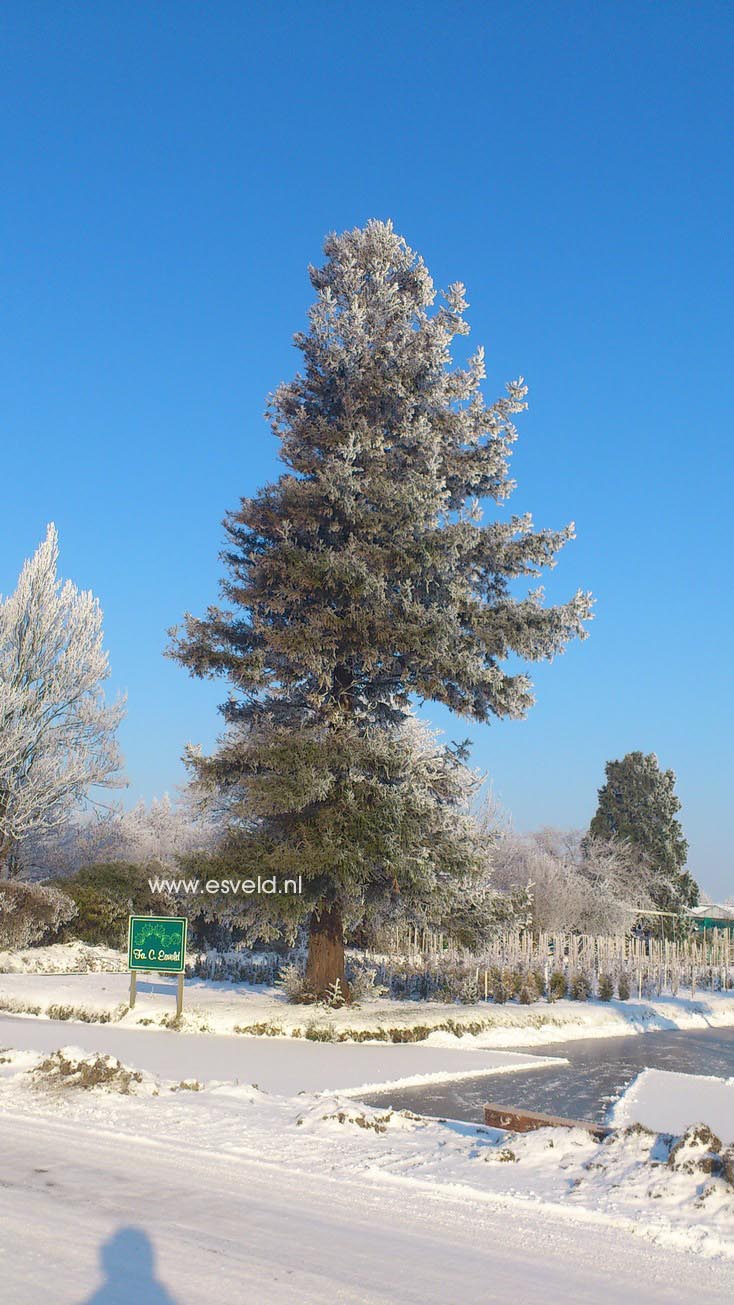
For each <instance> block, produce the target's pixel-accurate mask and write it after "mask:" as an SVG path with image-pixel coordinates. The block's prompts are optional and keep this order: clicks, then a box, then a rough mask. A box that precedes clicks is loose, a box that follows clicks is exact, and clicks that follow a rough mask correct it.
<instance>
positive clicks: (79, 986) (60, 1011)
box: [0, 944, 734, 1048]
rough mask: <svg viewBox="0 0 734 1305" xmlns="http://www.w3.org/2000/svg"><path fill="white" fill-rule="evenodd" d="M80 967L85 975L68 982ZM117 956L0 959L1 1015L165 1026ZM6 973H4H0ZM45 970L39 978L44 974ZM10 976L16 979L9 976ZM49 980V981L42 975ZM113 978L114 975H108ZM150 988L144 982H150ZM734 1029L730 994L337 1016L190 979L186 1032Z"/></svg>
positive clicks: (442, 1035) (167, 993)
mask: <svg viewBox="0 0 734 1305" xmlns="http://www.w3.org/2000/svg"><path fill="white" fill-rule="evenodd" d="M81 966H86V967H87V970H88V971H89V970H90V968H91V967H93V968H92V969H91V972H86V973H70V972H69V971H70V970H74V969H79V968H81ZM123 966H124V958H122V956H121V954H120V953H115V952H110V951H108V950H106V949H102V948H92V949H90V948H86V949H84V948H83V947H80V945H79V944H71V945H66V946H56V947H48V948H35V949H33V950H32V951H31V952H28V953H25V954H20V953H16V954H15V956H14V957H12V958H11V957H10V956H9V954H6V955H5V956H3V955H2V954H0V1012H2V1011H5V1012H7V1013H14V1014H30V1015H33V1016H36V1017H39V1016H40V1017H52V1018H54V1017H55V1018H62V1019H67V1020H71V1021H79V1020H82V1021H90V1020H91V1021H95V1022H98V1021H104V1022H111V1023H115V1024H118V1025H119V1026H120V1027H124V1028H130V1027H132V1028H155V1027H161V1026H164V1027H165V1026H166V1025H169V1024H170V1023H171V1021H172V1019H173V1017H174V1014H175V984H174V983H173V982H172V981H169V980H167V979H163V978H161V979H159V980H157V981H153V980H152V977H151V976H145V977H144V978H143V977H141V979H140V980H139V982H138V1000H137V1004H136V1006H135V1009H134V1010H133V1011H130V1010H129V1009H128V996H129V976H128V974H127V973H126V972H124V973H123V972H119V971H120V969H121V967H123ZM3 970H5V971H6V972H2V971H3ZM41 970H45V971H46V972H41ZM10 971H14V972H10ZM48 971H51V972H48ZM115 971H117V972H115ZM149 980H150V981H149ZM732 1025H734V993H724V994H720V993H717V994H714V993H709V992H700V993H698V994H697V995H696V997H695V998H691V997H690V996H680V997H661V998H656V999H652V1000H649V999H642V1000H638V999H632V1000H630V1001H626V1002H620V1001H612V1002H598V1001H595V1002H578V1001H558V1002H553V1003H549V1002H546V1001H539V1002H534V1003H533V1004H532V1005H529V1006H521V1005H518V1004H516V1003H508V1004H507V1005H495V1004H493V1003H491V1002H479V1003H477V1004H476V1005H473V1006H472V1005H464V1004H461V1003H457V1002H454V1003H447V1002H433V1001H396V1000H391V999H389V998H369V999H367V1000H366V1001H364V1002H363V1003H361V1004H360V1005H359V1006H357V1007H352V1008H345V1009H342V1010H338V1011H332V1010H328V1009H326V1008H325V1007H322V1006H298V1005H292V1004H291V1003H289V1002H288V1001H287V1000H286V999H285V997H284V995H283V993H282V992H281V991H280V990H279V989H277V988H268V987H264V986H261V985H256V986H254V985H248V984H241V983H229V982H216V981H212V980H206V979H187V981H186V997H185V1007H184V1016H183V1021H182V1024H181V1028H182V1030H183V1031H186V1032H189V1033H212V1034H232V1033H237V1034H242V1033H244V1034H267V1035H270V1036H277V1035H282V1036H288V1037H302V1038H303V1037H306V1038H314V1039H316V1038H321V1039H327V1038H331V1039H334V1040H338V1039H340V1038H343V1039H347V1040H351V1039H353V1038H355V1037H356V1038H365V1039H369V1038H378V1039H381V1040H386V1041H400V1040H403V1039H404V1040H409V1041H413V1040H426V1039H427V1040H428V1041H429V1043H430V1044H431V1045H452V1044H455V1042H456V1035H457V1033H458V1034H459V1035H461V1033H462V1032H464V1033H471V1034H472V1035H473V1036H472V1046H474V1047H487V1048H501V1047H509V1046H512V1047H518V1046H525V1047H532V1046H542V1045H544V1044H548V1043H552V1042H566V1041H570V1040H571V1039H573V1038H590V1037H618V1036H622V1035H624V1034H630V1033H644V1032H651V1031H653V1030H655V1029H658V1030H661V1029H682V1030H691V1029H705V1028H717V1027H718V1028H723V1027H727V1026H732Z"/></svg>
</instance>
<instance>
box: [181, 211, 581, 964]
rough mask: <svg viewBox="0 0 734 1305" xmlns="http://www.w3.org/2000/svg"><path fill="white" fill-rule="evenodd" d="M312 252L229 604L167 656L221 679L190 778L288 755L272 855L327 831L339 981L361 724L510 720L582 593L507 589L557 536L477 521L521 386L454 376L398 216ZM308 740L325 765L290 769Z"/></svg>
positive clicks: (319, 878)
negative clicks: (292, 356)
mask: <svg viewBox="0 0 734 1305" xmlns="http://www.w3.org/2000/svg"><path fill="white" fill-rule="evenodd" d="M325 253H326V256H327V261H326V263H325V265H324V266H323V267H321V268H318V269H317V268H311V269H310V277H311V282H312V285H313V287H314V289H315V291H316V302H315V304H314V305H313V307H312V309H311V311H310V329H309V331H308V332H307V333H305V334H299V335H297V336H296V345H297V346H298V348H299V349H300V350H301V352H302V355H303V370H302V372H300V373H298V374H297V375H296V377H295V379H294V380H292V381H291V382H289V383H287V384H284V385H282V386H281V387H280V388H279V389H278V390H277V391H276V393H275V395H274V396H273V398H272V400H271V404H270V409H269V412H270V417H271V421H272V426H273V430H274V432H275V434H276V436H277V437H278V438H279V440H280V442H281V451H280V456H281V458H282V460H283V462H284V463H285V465H286V470H285V472H284V473H283V474H282V475H281V476H280V477H279V479H278V480H277V482H276V483H275V484H271V485H268V486H266V487H265V488H264V489H263V490H262V491H261V492H260V493H259V494H257V495H256V496H255V497H254V498H250V499H243V500H242V502H241V505H240V507H239V508H238V509H237V510H236V511H234V512H232V513H230V515H229V516H228V517H227V519H226V523H225V524H226V530H227V536H228V547H227V549H226V552H225V553H224V561H225V564H226V568H227V578H226V580H225V582H224V584H223V595H224V598H225V599H226V601H227V603H228V604H229V608H228V609H227V610H220V609H219V608H211V609H210V610H209V612H208V613H207V615H206V616H205V617H204V618H203V619H197V618H194V617H191V616H188V617H187V618H186V626H185V631H184V632H183V633H182V634H179V635H177V637H176V639H175V643H174V647H173V654H174V655H175V656H176V657H177V658H178V659H179V661H181V662H182V663H183V664H184V665H185V666H187V667H188V668H189V670H190V671H191V672H192V673H194V674H196V675H202V676H216V675H219V676H222V677H224V678H225V679H227V680H228V681H229V683H230V697H229V700H228V701H227V703H226V704H225V705H224V707H223V711H224V715H225V719H226V720H227V722H228V724H229V726H230V727H231V732H230V735H229V737H227V738H225V740H224V741H223V743H222V746H221V748H220V751H219V753H218V754H217V756H215V757H214V758H213V759H211V761H206V760H205V759H204V758H200V757H193V758H192V764H193V765H194V767H195V769H196V770H197V771H198V772H199V773H200V774H201V775H202V776H204V777H207V778H209V779H211V777H212V776H213V775H216V776H217V779H218V782H221V783H226V782H232V783H237V782H238V781H239V780H240V778H243V777H244V779H245V781H247V782H249V778H250V775H251V771H252V766H253V760H252V759H253V757H254V756H255V755H256V754H257V752H258V751H260V752H263V751H265V752H267V754H268V760H267V768H268V770H270V771H271V773H273V774H276V773H277V769H276V768H277V766H278V765H282V767H283V774H284V776H286V777H287V783H288V786H289V788H290V795H289V808H288V810H287V811H283V812H281V811H279V810H273V812H272V814H271V815H270V816H268V817H267V819H268V820H269V822H270V823H269V825H268V828H269V829H270V831H271V833H272V837H273V840H274V841H273V844H272V846H273V850H274V859H277V861H278V865H279V867H281V866H282V865H283V864H288V865H289V866H291V867H295V866H297V865H298V864H299V863H300V862H301V857H302V851H303V848H304V846H310V845H311V842H312V839H313V838H314V828H315V827H319V828H320V829H321V834H320V837H322V838H323V840H324V853H323V857H324V859H323V868H322V871H321V872H320V873H317V874H316V875H315V878H314V887H315V891H314V892H313V893H310V894H309V895H308V897H307V899H306V900H305V902H304V907H305V909H306V910H307V911H308V913H309V919H310V940H311V941H310V951H311V960H312V964H313V966H314V969H315V971H317V972H318V973H319V974H325V973H327V972H328V971H329V965H326V964H324V965H321V964H320V963H319V962H318V961H317V960H316V959H315V957H316V953H317V952H318V951H319V949H320V950H321V951H322V952H323V953H324V955H325V954H326V953H327V952H328V953H329V954H330V955H331V956H332V958H334V959H333V960H332V962H330V964H331V977H332V978H333V977H335V976H336V973H337V969H338V968H339V964H340V963H339V960H338V956H339V949H340V947H341V941H340V940H341V938H342V933H343V921H344V916H345V912H346V911H350V912H351V911H352V909H353V903H354V892H353V891H352V889H354V890H355V892H356V895H357V897H360V898H361V896H362V894H363V891H364V883H363V880H362V877H361V872H360V870H359V866H358V857H355V856H354V855H353V853H352V851H351V850H350V849H351V848H352V847H353V845H354V830H353V826H352V822H351V820H350V806H349V801H348V799H347V795H348V793H350V792H351V789H350V785H349V784H348V783H347V784H346V786H345V784H344V774H345V770H344V768H345V766H348V764H351V761H350V757H349V756H348V755H346V754H345V748H344V743H345V740H349V748H350V750H353V751H354V753H355V755H356V756H357V758H358V759H359V760H358V769H361V770H364V768H365V767H367V770H368V771H369V765H370V764H371V763H368V762H367V760H366V755H367V754H369V753H370V749H371V748H373V746H374V744H373V743H372V742H370V740H374V739H375V734H374V731H375V730H376V729H379V728H386V727H392V726H397V727H399V726H400V724H401V722H403V721H405V720H406V719H407V717H408V714H409V704H410V701H411V699H413V698H418V699H430V700H432V701H435V702H441V703H445V704H446V705H447V706H448V707H450V708H451V709H452V710H453V711H455V712H457V713H459V714H460V715H464V716H467V717H470V718H472V719H474V720H478V721H486V720H488V719H490V718H491V717H492V716H501V717H521V716H523V715H524V714H525V712H526V711H527V710H528V708H529V706H530V705H531V703H532V701H533V699H532V689H531V684H530V681H529V678H528V676H527V674H526V673H524V672H522V671H518V670H515V669H513V670H511V669H509V667H508V659H510V658H512V657H516V656H519V657H520V658H524V659H526V660H529V661H538V660H541V659H544V658H552V657H553V656H554V654H556V653H558V652H561V651H562V650H563V648H564V647H565V645H566V644H567V642H568V641H569V640H570V639H572V638H574V637H575V636H582V635H583V633H584V626H583V622H584V620H585V619H586V618H587V617H588V616H589V612H590V598H589V596H588V595H586V594H583V593H580V592H579V593H577V594H576V595H575V596H574V597H573V598H571V599H570V601H569V602H567V603H564V604H561V605H558V606H544V604H543V601H542V593H541V591H540V589H535V590H533V591H532V592H530V593H528V594H526V595H525V596H522V595H518V594H517V593H516V592H515V591H514V587H513V586H514V582H516V581H517V580H519V579H522V578H525V577H537V576H538V575H539V574H540V573H541V571H542V569H543V568H544V567H546V566H551V565H553V562H554V560H555V556H556V554H557V552H558V550H559V548H560V547H561V546H562V544H564V543H565V542H566V540H568V539H570V538H571V537H572V534H573V528H572V527H571V526H568V527H566V528H565V529H563V530H560V531H551V530H540V531H535V530H534V529H533V526H532V522H531V519H530V517H529V516H521V517H509V518H502V517H501V516H498V517H497V518H496V519H494V520H490V521H487V522H483V520H482V513H481V500H482V499H484V498H488V499H490V500H492V501H493V502H495V503H497V504H502V503H504V501H505V499H506V498H507V497H508V495H509V494H510V492H511V490H512V488H513V484H512V481H511V480H510V478H509V474H508V458H509V454H510V450H511V446H512V443H513V441H514V439H515V435H516V432H515V427H514V425H513V420H512V419H513V417H514V415H515V414H516V413H518V412H520V411H521V410H522V409H523V408H524V407H525V406H526V404H525V395H526V388H525V385H524V383H523V381H522V380H521V379H520V380H518V381H516V382H513V383H512V384H510V385H508V387H507V392H506V394H505V395H504V397H502V398H500V399H499V400H497V401H496V402H494V403H491V404H487V403H485V401H484V398H483V397H482V393H481V388H480V387H481V382H482V379H483V377H484V374H485V373H484V359H483V353H482V351H481V349H480V350H478V351H477V352H476V353H475V354H474V355H473V356H472V357H471V358H470V359H469V361H468V362H467V364H466V365H465V366H452V358H451V346H452V341H453V340H454V338H455V337H456V336H464V335H466V334H467V332H468V329H469V328H468V325H467V323H466V320H465V318H464V316H463V314H464V310H465V308H466V306H467V305H466V298H465V293H464V288H463V286H462V285H461V284H459V283H457V284H455V285H453V286H451V287H450V288H449V290H448V291H447V292H446V294H445V295H444V296H443V302H441V303H440V304H439V305H438V306H436V302H435V301H436V291H435V289H434V286H433V282H432V280H431V277H430V275H429V273H428V269H427V268H426V266H425V264H424V263H423V261H422V259H421V258H419V257H417V256H416V255H415V254H414V253H413V251H412V250H411V249H410V248H409V247H408V246H407V244H406V243H405V241H404V240H403V239H402V238H401V237H400V236H398V235H397V234H396V233H395V231H394V230H393V228H392V225H391V224H390V223H383V222H376V221H375V222H369V223H368V224H367V226H366V227H365V228H363V229H359V228H358V229H355V230H353V231H348V232H345V233H344V234H342V235H339V236H337V235H332V236H330V237H329V238H328V239H327V241H326V244H325ZM390 738H392V741H393V743H397V740H398V738H399V730H398V734H396V735H390V734H387V735H386V736H385V743H386V742H387V740H388V739H390ZM314 739H317V740H318V743H317V745H316V747H315V752H314V766H315V767H317V768H318V773H316V772H315V770H314V769H313V767H310V766H304V767H303V768H302V769H299V771H298V774H296V775H291V774H290V767H291V757H292V756H300V755H301V754H302V752H303V750H304V749H305V753H306V754H308V752H309V748H311V746H312V741H313V740H314ZM437 760H438V759H437ZM386 764H387V763H386ZM346 774H347V775H348V774H349V770H348V769H347V771H346ZM320 785H321V786H323V789H324V792H323V793H322V792H321V791H320ZM274 788H277V786H275V785H274ZM339 792H341V793H342V798H341V799H340V801H339V802H337V803H335V802H334V794H335V793H339ZM327 810H328V812H329V815H328V821H327V823H326V824H322V820H323V818H324V816H325V813H326V812H327ZM364 818H365V817H364V816H363V815H362V814H361V813H360V814H359V815H358V817H357V819H358V820H363V819H364ZM423 840H424V842H425V844H426V847H428V843H429V833H428V831H425V833H424V835H423ZM276 845H277V855H276V854H275V847H276ZM327 849H328V851H327ZM411 864H412V863H411ZM337 865H338V866H339V870H338V872H337V871H336V870H335V866H337ZM314 868H315V870H316V869H317V867H316V866H315V867H314ZM405 873H407V871H406V872H405ZM411 873H413V875H414V878H415V871H413V872H411ZM401 874H403V871H402V870H401ZM381 875H382V872H381ZM387 880H388V882H389V876H387ZM396 883H397V887H398V888H399V889H400V891H402V890H403V884H401V882H400V879H399V877H397V876H396ZM350 885H351V887H350ZM427 888H430V876H429V882H428V884H427Z"/></svg>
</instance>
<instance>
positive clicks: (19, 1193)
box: [0, 1034, 734, 1305]
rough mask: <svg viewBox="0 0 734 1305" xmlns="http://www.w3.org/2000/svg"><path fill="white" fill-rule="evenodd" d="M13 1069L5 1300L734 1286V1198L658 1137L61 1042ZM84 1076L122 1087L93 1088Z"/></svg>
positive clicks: (1, 1238) (5, 1144)
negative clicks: (135, 1065)
mask: <svg viewBox="0 0 734 1305" xmlns="http://www.w3.org/2000/svg"><path fill="white" fill-rule="evenodd" d="M137 1036H138V1037H139V1038H142V1037H143V1036H144V1035H143V1034H138V1035H137ZM159 1036H160V1035H159ZM262 1045H263V1046H264V1047H266V1048H268V1047H269V1048H271V1049H272V1048H273V1045H274V1044H273V1043H272V1042H267V1043H264V1044H262ZM325 1050H329V1048H324V1047H323V1046H318V1047H315V1048H313V1051H314V1052H315V1053H317V1054H320V1053H322V1052H323V1051H325ZM336 1050H339V1051H340V1053H341V1054H342V1055H343V1056H347V1057H349V1056H351V1055H353V1053H354V1051H355V1050H357V1049H356V1048H353V1047H341V1048H337V1049H336ZM406 1050H407V1051H408V1052H409V1053H410V1054H413V1055H414V1054H415V1053H416V1052H417V1051H418V1050H419V1048H412V1047H411V1048H406ZM0 1062H2V1063H0V1150H1V1152H2V1155H3V1168H2V1180H1V1181H0V1273H1V1274H2V1279H1V1280H2V1283H3V1295H2V1298H3V1301H4V1302H7V1303H8V1305H35V1303H36V1302H39V1305H40V1303H41V1302H43V1303H44V1305H46V1303H47V1302H48V1300H49V1299H53V1300H54V1303H55V1305H72V1303H73V1305H80V1302H81V1301H83V1300H87V1301H91V1300H92V1299H94V1300H95V1301H98V1302H100V1303H101V1302H110V1305H111V1303H112V1302H117V1303H118V1305H122V1302H123V1301H124V1302H130V1301H131V1300H140V1301H144V1302H145V1305H159V1303H162V1302H164V1301H169V1302H171V1301H173V1302H176V1305H189V1303H191V1305H194V1302H195V1303H196V1305H208V1303H209V1302H212V1303H213V1302H220V1301H221V1300H223V1299H230V1300H257V1301H268V1302H269V1305H270V1303H271V1302H272V1305H285V1303H286V1302H287V1305H293V1302H296V1301H297V1302H299V1305H309V1303H310V1302H316V1301H321V1300H324V1299H329V1300H334V1301H338V1302H342V1303H343V1305H370V1303H374V1305H377V1302H380V1303H381V1305H387V1302H391V1305H398V1303H400V1305H402V1303H405V1305H409V1303H412V1302H416V1303H417V1302H419V1301H421V1302H424V1303H425V1302H428V1303H432V1302H436V1305H439V1302H440V1303H441V1305H454V1302H456V1301H462V1302H467V1305H473V1303H474V1302H476V1303H477V1305H479V1302H480V1301H481V1302H483V1303H484V1302H493V1301H494V1302H502V1303H503V1305H504V1303H505V1302H509V1301H517V1302H520V1303H522V1302H530V1301H534V1300H537V1299H542V1300H543V1302H544V1305H561V1303H563V1305H567V1303H568V1301H569V1300H573V1301H574V1302H579V1303H582V1302H589V1303H590V1302H592V1301H593V1302H608V1303H609V1305H616V1303H617V1302H619V1305H622V1303H623V1302H624V1305H627V1302H629V1301H630V1300H634V1301H636V1302H641V1303H642V1305H644V1303H646V1302H650V1305H653V1303H657V1302H681V1305H682V1302H684V1301H689V1300H690V1299H692V1298H695V1299H696V1300H705V1301H706V1302H707V1303H710V1305H718V1303H719V1302H722V1303H723V1302H724V1301H730V1300H731V1298H732V1292H734V1258H733V1257H734V1187H732V1186H731V1185H730V1184H729V1183H727V1182H726V1181H725V1179H723V1178H721V1177H711V1176H710V1175H707V1174H704V1173H702V1172H700V1171H697V1170H691V1171H689V1170H688V1169H686V1168H685V1167H682V1168H675V1167H671V1166H670V1165H668V1164H667V1163H666V1155H667V1150H668V1149H669V1141H668V1142H666V1141H665V1140H664V1139H660V1138H659V1137H656V1136H654V1135H648V1134H645V1133H641V1132H639V1131H630V1132H624V1133H621V1134H619V1135H617V1136H616V1137H615V1138H614V1139H613V1140H611V1141H608V1142H605V1143H597V1142H595V1141H593V1140H592V1139H591V1138H590V1137H589V1136H588V1135H587V1134H585V1133H583V1132H581V1131H576V1130H571V1131H565V1130H542V1131H540V1132H537V1133H534V1134H527V1135H525V1136H523V1137H514V1138H510V1137H508V1135H506V1134H503V1133H500V1132H499V1131H497V1130H492V1129H485V1128H482V1127H472V1126H470V1125H466V1124H456V1123H452V1122H451V1121H447V1122H439V1121H435V1120H426V1119H421V1118H416V1117H412V1116H410V1115H407V1114H400V1113H395V1112H392V1111H381V1110H379V1109H374V1108H369V1107H363V1106H361V1105H359V1104H357V1103H355V1101H354V1100H353V1099H349V1098H344V1097H342V1096H340V1095H333V1096H314V1095H313V1094H305V1095H300V1096H296V1097H282V1096H275V1095H269V1094H266V1093H264V1092H262V1091H261V1090H259V1089H256V1088H253V1087H250V1086H244V1085H235V1084H231V1083H229V1084H219V1085H217V1084H216V1083H210V1084H208V1085H205V1086H199V1085H197V1084H194V1083H192V1082H189V1083H188V1084H187V1085H186V1086H184V1085H183V1084H177V1083H174V1082H171V1081H168V1082H164V1081H161V1080H159V1079H156V1078H154V1077H153V1076H151V1075H146V1074H142V1075H140V1076H139V1077H138V1078H136V1077H133V1078H132V1079H130V1078H128V1077H126V1076H124V1075H120V1073H119V1072H118V1071H116V1068H115V1066H114V1064H112V1063H110V1062H109V1061H108V1062H106V1063H105V1062H102V1063H101V1065H100V1064H97V1065H95V1064H94V1057H92V1058H89V1057H87V1058H86V1060H85V1059H84V1058H83V1057H80V1053H77V1052H75V1051H74V1050H73V1049H68V1048H67V1049H66V1050H65V1051H64V1053H63V1056H61V1057H50V1058H48V1060H47V1061H45V1062H44V1057H42V1056H39V1055H37V1054H35V1053H31V1052H12V1051H5V1052H4V1053H0ZM49 1062H50V1063H49ZM84 1073H86V1074H87V1075H88V1076H89V1078H90V1080H93V1079H95V1078H96V1079H104V1078H105V1077H107V1076H111V1080H110V1081H109V1082H108V1083H107V1084H106V1085H104V1084H103V1085H100V1086H97V1087H93V1088H88V1089H84V1088H83V1087H81V1086H79V1079H80V1076H81V1075H83V1074H84ZM653 1198H654V1199H653ZM29 1230H32V1235H31V1234H30V1233H29ZM630 1234H632V1236H630ZM691 1252H699V1254H697V1255H695V1257H693V1256H692V1254H691ZM152 1256H155V1258H156V1260H157V1266H156V1265H152V1264H151V1257H152ZM105 1266H106V1269H105ZM105 1275H106V1281H105ZM156 1275H157V1281H158V1287H160V1291H159V1290H158V1287H156V1285H155V1278H156ZM103 1282H104V1283H105V1285H104V1289H103V1291H102V1294H101V1295H98V1296H94V1297H93V1296H92V1293H93V1292H94V1290H95V1288H96V1287H97V1286H98V1285H100V1286H101V1285H102V1284H103ZM50 1292H52V1294H51V1295H49V1293H50ZM161 1292H165V1293H166V1294H161ZM694 1292H695V1297H694V1296H693V1293H694Z"/></svg>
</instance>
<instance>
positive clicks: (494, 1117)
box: [484, 1101, 612, 1141]
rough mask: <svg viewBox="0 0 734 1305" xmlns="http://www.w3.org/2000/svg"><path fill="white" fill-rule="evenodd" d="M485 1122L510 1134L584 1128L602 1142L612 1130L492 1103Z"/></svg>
mask: <svg viewBox="0 0 734 1305" xmlns="http://www.w3.org/2000/svg"><path fill="white" fill-rule="evenodd" d="M484 1122H485V1124H487V1126H488V1127H489V1128H505V1129H507V1131H508V1132H510V1133H531V1132H532V1131H533V1129H535V1128H583V1129H585V1130H586V1132H587V1133H591V1135H592V1137H595V1138H597V1140H599V1141H601V1140H602V1138H604V1137H608V1136H609V1134H610V1133H611V1131H612V1130H611V1128H605V1127H604V1125H603V1124H592V1123H590V1122H589V1121H588V1120H585V1119H564V1118H563V1116H562V1115H543V1114H540V1113H539V1112H538V1111H537V1110H523V1109H521V1108H520V1107H517V1106H500V1105H497V1103H496V1102H494V1101H491V1102H489V1103H488V1104H487V1105H486V1106H485V1107H484Z"/></svg>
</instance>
